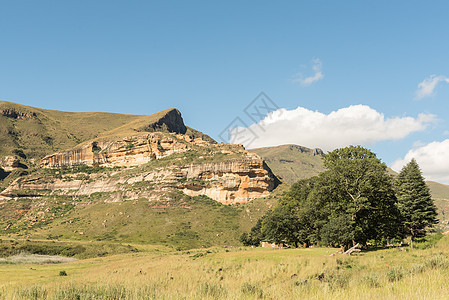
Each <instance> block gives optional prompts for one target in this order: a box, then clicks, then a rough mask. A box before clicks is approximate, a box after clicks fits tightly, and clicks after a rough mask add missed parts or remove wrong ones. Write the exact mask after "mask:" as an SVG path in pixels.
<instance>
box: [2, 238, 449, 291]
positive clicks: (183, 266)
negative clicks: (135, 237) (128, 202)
mask: <svg viewBox="0 0 449 300" xmlns="http://www.w3.org/2000/svg"><path fill="white" fill-rule="evenodd" d="M416 246H417V249H414V250H410V249H408V248H392V249H382V250H375V251H364V252H361V253H360V254H357V255H353V256H346V255H341V254H338V255H335V256H329V254H331V253H334V252H335V251H336V249H332V248H309V249H268V248H246V247H241V248H207V249H197V250H190V251H173V250H172V249H169V248H163V247H161V246H158V247H155V246H139V245H136V247H137V248H139V250H140V251H139V252H136V253H126V254H118V255H111V256H106V257H97V258H90V259H82V260H76V261H72V262H66V263H59V264H56V263H50V264H37V263H33V264H28V263H25V264H24V263H8V264H5V263H3V264H2V263H1V262H0V298H1V299H447V295H449V285H448V284H447V278H448V276H449V238H448V237H444V238H442V239H441V240H439V241H438V242H437V243H436V244H435V243H422V244H419V243H417V244H416ZM418 248H421V249H418ZM424 248H425V249H424ZM65 274H67V275H65Z"/></svg>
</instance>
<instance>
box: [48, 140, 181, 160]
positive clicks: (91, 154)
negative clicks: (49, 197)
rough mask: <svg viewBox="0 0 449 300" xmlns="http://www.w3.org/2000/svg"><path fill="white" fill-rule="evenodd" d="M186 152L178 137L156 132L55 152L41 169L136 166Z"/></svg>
mask: <svg viewBox="0 0 449 300" xmlns="http://www.w3.org/2000/svg"><path fill="white" fill-rule="evenodd" d="M186 150H187V145H186V144H185V143H182V142H181V141H179V140H177V139H176V137H175V136H170V135H168V134H164V133H161V132H154V133H150V134H148V135H146V136H138V137H128V138H124V139H121V140H118V141H107V142H91V143H88V144H87V145H84V146H82V147H80V148H78V149H73V150H69V151H64V152H58V153H54V154H51V155H48V156H46V157H44V158H43V159H42V160H41V167H44V168H60V167H73V166H77V165H87V166H104V167H117V166H119V167H124V166H135V165H141V164H145V163H147V162H149V161H151V160H153V159H158V158H163V157H166V156H168V155H170V154H173V153H179V152H184V151H186Z"/></svg>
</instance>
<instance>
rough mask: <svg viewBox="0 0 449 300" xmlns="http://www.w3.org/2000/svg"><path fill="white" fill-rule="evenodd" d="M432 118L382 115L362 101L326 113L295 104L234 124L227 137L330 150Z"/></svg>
mask: <svg viewBox="0 0 449 300" xmlns="http://www.w3.org/2000/svg"><path fill="white" fill-rule="evenodd" d="M435 120H436V119H435V116H434V115H431V114H420V115H418V117H416V118H414V117H406V116H405V117H394V118H385V116H384V115H383V114H381V113H379V112H377V111H376V110H374V109H372V108H371V107H369V106H366V105H352V106H349V107H345V108H341V109H339V110H337V111H333V112H331V113H329V114H324V113H321V112H318V111H311V110H308V109H306V108H303V107H298V108H296V109H294V110H286V109H279V110H276V111H274V112H271V113H270V114H268V115H267V116H266V117H265V119H263V120H262V121H260V122H259V123H255V124H252V125H251V126H249V127H248V128H242V127H239V128H236V129H235V130H234V131H232V132H231V136H232V138H231V140H232V141H233V142H235V143H242V144H244V146H246V147H248V148H257V147H267V146H277V145H281V144H298V145H301V146H306V147H309V148H315V147H319V148H321V149H323V150H325V151H330V150H333V149H336V148H339V147H345V146H348V145H358V144H361V145H369V144H373V143H375V142H378V141H383V140H397V139H401V138H404V137H406V136H407V135H409V134H410V133H412V132H416V131H421V130H424V129H425V128H426V127H427V126H428V125H429V124H431V123H433V122H434V121H435Z"/></svg>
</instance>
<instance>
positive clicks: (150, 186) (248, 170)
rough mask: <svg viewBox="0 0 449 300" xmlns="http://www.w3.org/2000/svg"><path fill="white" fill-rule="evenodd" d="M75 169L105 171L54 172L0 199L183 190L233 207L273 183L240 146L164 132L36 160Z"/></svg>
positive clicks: (124, 196) (156, 194)
mask: <svg viewBox="0 0 449 300" xmlns="http://www.w3.org/2000/svg"><path fill="white" fill-rule="evenodd" d="M184 153H185V154H184ZM174 154H180V155H176V156H175V155H174ZM158 161H161V162H158ZM77 165H87V166H101V167H105V168H106V169H104V171H101V173H95V174H86V173H83V172H79V171H76V170H75V171H74V172H75V173H70V172H69V173H67V174H66V173H64V175H61V173H59V171H57V170H53V171H52V172H53V174H55V175H47V176H42V175H39V176H37V175H36V176H28V177H25V178H19V179H18V180H16V181H15V182H14V183H13V184H12V185H10V186H9V187H8V188H7V189H6V190H4V191H3V192H2V193H1V195H3V196H9V197H28V196H32V197H42V196H46V195H60V196H71V197H78V196H82V195H84V196H89V195H91V194H93V193H98V192H99V193H110V197H109V200H108V201H122V200H132V199H138V198H142V197H143V198H147V199H149V200H157V199H159V198H160V197H162V195H164V194H165V193H167V192H170V191H183V192H184V193H185V194H187V195H190V196H197V195H206V196H208V197H210V198H212V199H214V200H216V201H219V202H221V203H224V204H234V203H245V202H248V201H251V200H253V199H256V198H260V197H264V196H267V195H268V194H269V193H270V191H271V190H272V189H274V188H275V187H276V185H277V183H278V180H277V178H276V177H275V176H274V175H273V174H272V172H271V170H270V169H269V168H268V167H267V165H266V164H265V163H264V161H263V160H262V159H261V158H260V157H259V156H258V155H257V154H254V153H249V152H248V151H246V150H245V149H244V148H243V147H242V146H241V145H229V144H211V143H209V142H207V141H204V140H202V139H201V138H196V139H192V138H191V137H190V136H188V135H183V134H175V133H166V132H165V133H162V132H153V133H148V134H145V135H140V136H135V137H128V138H124V139H120V140H117V141H108V142H91V143H88V144H85V145H84V146H82V147H79V148H78V149H73V150H69V151H65V152H59V153H55V154H52V155H49V156H46V157H45V158H43V159H42V161H41V166H42V167H43V168H44V169H58V168H61V167H73V166H77ZM112 167H120V169H112ZM109 168H111V169H109ZM69 170H70V169H69ZM76 172H78V173H76Z"/></svg>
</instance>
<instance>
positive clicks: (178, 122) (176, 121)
mask: <svg viewBox="0 0 449 300" xmlns="http://www.w3.org/2000/svg"><path fill="white" fill-rule="evenodd" d="M163 113H164V114H163V116H162V117H161V118H160V119H159V120H158V121H156V122H154V123H151V124H148V125H146V126H143V127H141V128H139V129H138V131H147V132H154V131H168V132H171V133H179V134H185V133H186V132H187V127H186V126H185V125H184V120H183V119H182V116H181V112H179V110H177V109H176V108H171V109H167V110H165V111H163Z"/></svg>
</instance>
